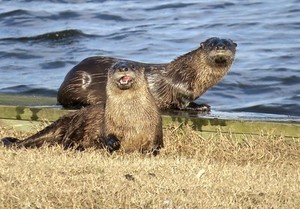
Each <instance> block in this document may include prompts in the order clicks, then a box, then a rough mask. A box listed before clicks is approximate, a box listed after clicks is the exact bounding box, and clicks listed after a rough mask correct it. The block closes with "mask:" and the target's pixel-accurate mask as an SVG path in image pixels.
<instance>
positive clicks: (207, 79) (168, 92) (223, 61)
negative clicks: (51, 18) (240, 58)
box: [57, 37, 237, 109]
mask: <svg viewBox="0 0 300 209" xmlns="http://www.w3.org/2000/svg"><path fill="white" fill-rule="evenodd" d="M236 46H237V44H236V43H234V42H233V41H231V40H230V39H220V38H216V37H213V38H210V39H207V40H206V41H205V42H202V43H201V44H200V47H199V48H197V49H195V50H193V51H191V52H189V53H187V54H184V55H182V56H180V57H178V58H176V59H175V60H173V61H172V62H170V63H167V64H147V63H138V62H133V63H135V64H138V65H140V66H142V67H144V68H145V75H146V79H147V81H148V86H149V89H150V91H151V93H152V95H153V96H154V98H155V101H156V104H157V105H158V107H159V108H160V109H167V108H175V109H190V108H192V109H199V108H200V109H201V107H200V106H198V105H195V103H193V101H194V100H195V99H197V98H198V97H200V96H201V95H202V94H203V93H204V92H206V91H207V90H208V89H209V88H211V87H212V86H214V85H215V84H216V83H218V82H219V81H220V80H221V79H222V78H223V77H224V76H225V75H226V73H227V72H228V70H229V69H230V67H231V65H232V63H233V61H234V58H235V52H236ZM119 61H121V59H117V58H112V57H101V56H97V57H90V58H87V59H85V60H83V61H82V62H80V63H79V64H78V65H77V66H75V67H74V68H73V69H72V70H71V71H70V72H69V73H68V74H67V75H66V77H65V80H64V81H63V83H62V84H61V86H60V88H59V90H58V97H57V99H58V102H59V103H60V104H62V105H63V106H64V107H71V108H74V107H80V106H87V105H92V104H101V103H105V101H106V93H105V90H104V89H105V86H106V83H107V76H106V75H107V69H109V68H110V67H111V66H112V65H113V64H114V63H116V62H119ZM123 61H126V60H123ZM131 62H132V61H131Z"/></svg>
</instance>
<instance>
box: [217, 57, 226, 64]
mask: <svg viewBox="0 0 300 209" xmlns="http://www.w3.org/2000/svg"><path fill="white" fill-rule="evenodd" d="M214 60H215V63H217V64H222V63H226V62H227V59H226V57H225V56H216V57H215V59H214Z"/></svg>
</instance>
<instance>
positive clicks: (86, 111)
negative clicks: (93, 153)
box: [2, 61, 163, 154]
mask: <svg viewBox="0 0 300 209" xmlns="http://www.w3.org/2000/svg"><path fill="white" fill-rule="evenodd" d="M106 91H107V94H106V95H107V97H106V99H107V101H106V107H105V108H103V107H102V106H101V105H91V106H89V107H86V108H82V109H81V110H78V111H75V112H72V113H69V114H67V115H65V116H63V117H61V118H60V119H58V120H57V121H55V122H54V123H52V124H51V125H49V126H48V127H46V128H45V129H43V130H41V131H40V132H38V133H36V134H34V135H32V136H30V137H28V138H27V139H25V140H18V139H15V138H12V137H6V138H4V139H2V142H3V143H4V145H6V146H14V147H17V148H20V147H25V148H33V147H40V146H42V145H43V144H44V143H46V144H48V145H54V144H62V145H63V147H64V148H71V147H72V148H74V149H78V150H84V149H86V148H89V147H95V148H104V147H106V148H108V149H109V150H110V151H114V150H117V149H119V148H120V145H121V149H122V150H124V151H125V152H132V151H135V150H139V151H141V152H149V151H150V152H153V153H154V154H157V153H158V150H159V149H160V148H161V147H162V146H163V136H162V121H161V116H160V113H159V109H158V107H157V106H156V103H155V99H154V97H153V96H152V94H151V93H150V91H149V89H148V86H147V81H146V79H145V75H144V68H143V67H139V66H138V67H136V65H135V64H134V63H131V62H126V61H120V62H117V63H116V64H115V65H113V66H112V67H111V68H110V69H109V70H108V81H107V88H106Z"/></svg>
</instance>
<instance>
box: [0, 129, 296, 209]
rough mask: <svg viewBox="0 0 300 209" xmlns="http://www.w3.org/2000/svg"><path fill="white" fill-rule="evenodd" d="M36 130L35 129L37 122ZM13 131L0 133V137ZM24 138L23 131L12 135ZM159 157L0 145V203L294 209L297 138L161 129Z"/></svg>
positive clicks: (14, 205) (6, 205) (13, 205)
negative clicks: (163, 140)
mask: <svg viewBox="0 0 300 209" xmlns="http://www.w3.org/2000/svg"><path fill="white" fill-rule="evenodd" d="M38 128H41V127H38ZM10 131H11V130H3V129H1V130H0V137H3V136H6V135H7V134H8V133H9V132H10ZM15 134H16V136H17V137H21V136H23V137H24V134H23V133H15ZM164 135H165V148H164V149H163V150H162V151H161V154H160V155H159V156H157V157H149V156H143V155H140V154H139V153H132V154H122V153H115V154H113V155H109V154H107V153H106V152H105V151H102V150H87V151H85V152H75V151H63V150H62V149H61V148H60V147H51V148H47V147H44V148H42V149H32V150H25V149H21V150H9V149H5V148H3V147H0V152H1V155H0V167H1V168H0V185H1V187H0V208H297V207H298V206H299V205H300V187H299V185H300V139H299V138H298V139H292V138H284V137H281V136H272V135H268V134H266V133H264V134H263V135H258V136H245V138H243V139H240V138H239V139H237V138H235V137H234V136H231V135H230V134H222V133H217V134H216V133H214V134H211V135H210V136H208V135H205V137H204V136H202V135H201V133H200V132H196V131H193V130H192V129H191V128H190V127H189V126H182V125H180V124H174V125H173V126H170V127H168V128H166V129H164Z"/></svg>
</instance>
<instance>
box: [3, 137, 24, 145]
mask: <svg viewBox="0 0 300 209" xmlns="http://www.w3.org/2000/svg"><path fill="white" fill-rule="evenodd" d="M18 141H20V140H19V139H17V138H14V137H4V138H3V139H1V142H2V144H3V145H4V146H5V147H12V146H13V145H14V144H15V143H16V142H18Z"/></svg>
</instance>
